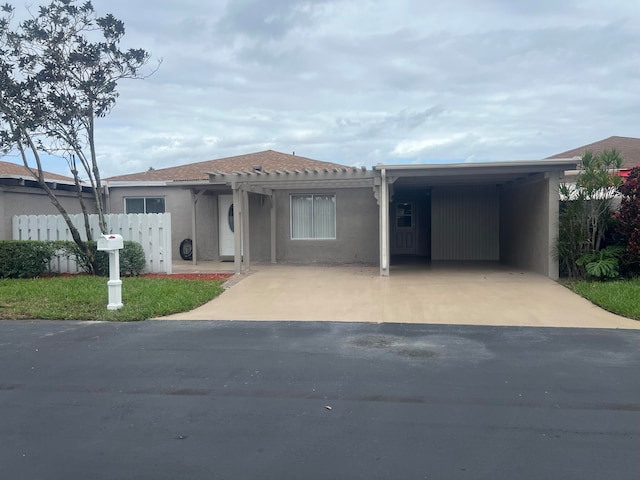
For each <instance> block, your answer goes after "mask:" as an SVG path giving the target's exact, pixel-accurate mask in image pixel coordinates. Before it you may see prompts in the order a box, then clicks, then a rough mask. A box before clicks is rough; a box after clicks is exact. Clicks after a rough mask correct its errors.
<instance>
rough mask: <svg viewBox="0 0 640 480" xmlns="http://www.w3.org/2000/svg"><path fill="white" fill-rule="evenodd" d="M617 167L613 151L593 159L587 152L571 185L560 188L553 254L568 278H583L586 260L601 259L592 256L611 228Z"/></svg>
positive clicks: (619, 159)
mask: <svg viewBox="0 0 640 480" xmlns="http://www.w3.org/2000/svg"><path fill="white" fill-rule="evenodd" d="M621 166H622V155H621V154H620V153H619V152H618V151H617V150H615V149H613V150H605V151H603V152H601V153H598V154H595V155H594V154H593V153H592V152H590V151H587V152H585V154H584V155H583V156H582V162H581V167H580V172H579V173H578V176H577V177H576V183H575V185H571V184H567V183H564V184H561V185H560V195H561V197H562V199H563V200H564V202H565V204H564V206H563V208H562V210H561V213H560V228H559V235H558V244H557V252H558V257H559V260H560V262H561V265H562V267H563V270H564V271H565V272H566V273H567V274H568V275H569V277H571V278H580V277H584V276H585V275H586V273H587V268H586V267H587V265H588V263H589V262H590V259H597V258H601V257H603V255H596V256H594V254H596V253H599V252H600V251H601V249H602V248H603V246H604V245H603V241H604V239H605V235H606V233H607V231H608V230H609V228H610V227H611V223H612V213H613V210H614V208H613V205H614V198H615V195H616V192H617V188H618V186H619V185H620V183H621V180H620V177H619V176H618V175H617V173H616V172H617V170H619V169H620V167H621ZM613 261H614V262H617V259H616V258H614V260H613ZM607 262H609V259H608V257H607ZM590 271H592V272H594V271H599V270H598V269H590Z"/></svg>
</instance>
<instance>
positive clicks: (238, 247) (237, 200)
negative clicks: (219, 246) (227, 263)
mask: <svg viewBox="0 0 640 480" xmlns="http://www.w3.org/2000/svg"><path fill="white" fill-rule="evenodd" d="M232 188H233V265H234V269H235V272H236V273H242V221H241V216H242V202H241V197H242V195H240V190H239V189H238V185H237V184H236V183H235V182H234V183H233V185H232Z"/></svg>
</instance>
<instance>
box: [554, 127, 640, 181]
mask: <svg viewBox="0 0 640 480" xmlns="http://www.w3.org/2000/svg"><path fill="white" fill-rule="evenodd" d="M614 148H615V149H616V150H617V151H618V152H620V153H621V154H622V158H623V163H622V168H621V170H620V174H621V176H625V175H626V174H628V172H629V171H630V170H631V169H632V168H633V167H635V166H640V138H633V137H616V136H613V137H609V138H605V139H604V140H600V141H598V142H594V143H590V144H588V145H583V146H582V147H578V148H573V149H571V150H567V151H566V152H562V153H558V154H556V155H552V156H551V157H548V158H549V159H554V158H555V159H557V158H576V159H577V160H580V159H581V158H582V155H584V153H585V152H587V151H590V152H592V153H593V154H598V153H602V152H603V151H604V150H611V149H614ZM577 173H578V172H577V171H575V170H574V171H570V172H567V174H566V180H567V181H571V179H572V178H573V177H575V175H576V174H577Z"/></svg>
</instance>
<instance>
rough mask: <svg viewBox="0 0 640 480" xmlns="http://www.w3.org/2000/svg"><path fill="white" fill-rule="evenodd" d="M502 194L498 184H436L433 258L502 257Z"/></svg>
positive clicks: (481, 258) (432, 222)
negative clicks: (500, 205) (499, 193)
mask: <svg viewBox="0 0 640 480" xmlns="http://www.w3.org/2000/svg"><path fill="white" fill-rule="evenodd" d="M499 212H500V209H499V196H498V190H497V188H496V187H495V186H486V187H485V186H480V187H434V188H433V190H432V193H431V215H432V217H431V259H432V260H492V261H497V260H499V259H500V235H499V233H500V215H499Z"/></svg>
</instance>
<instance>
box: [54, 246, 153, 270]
mask: <svg viewBox="0 0 640 480" xmlns="http://www.w3.org/2000/svg"><path fill="white" fill-rule="evenodd" d="M87 244H88V245H89V248H90V249H91V250H92V251H93V252H94V254H95V256H96V267H97V270H96V271H95V272H94V271H93V268H92V265H91V262H89V260H88V259H87V256H86V255H85V254H84V252H83V251H82V250H80V248H79V247H78V246H77V245H76V244H75V243H74V242H64V246H63V250H64V255H67V256H69V257H71V258H73V259H74V260H75V261H76V263H77V264H78V267H80V269H81V270H82V271H84V272H86V273H95V274H96V275H100V276H103V277H108V276H109V253H107V252H104V251H98V246H97V242H95V241H91V242H87ZM145 266H146V260H145V257H144V250H143V248H142V245H140V244H139V243H137V242H130V241H125V242H124V248H123V249H122V250H120V275H121V276H123V277H126V276H130V277H135V276H138V275H140V274H141V273H142V272H144V269H145Z"/></svg>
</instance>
